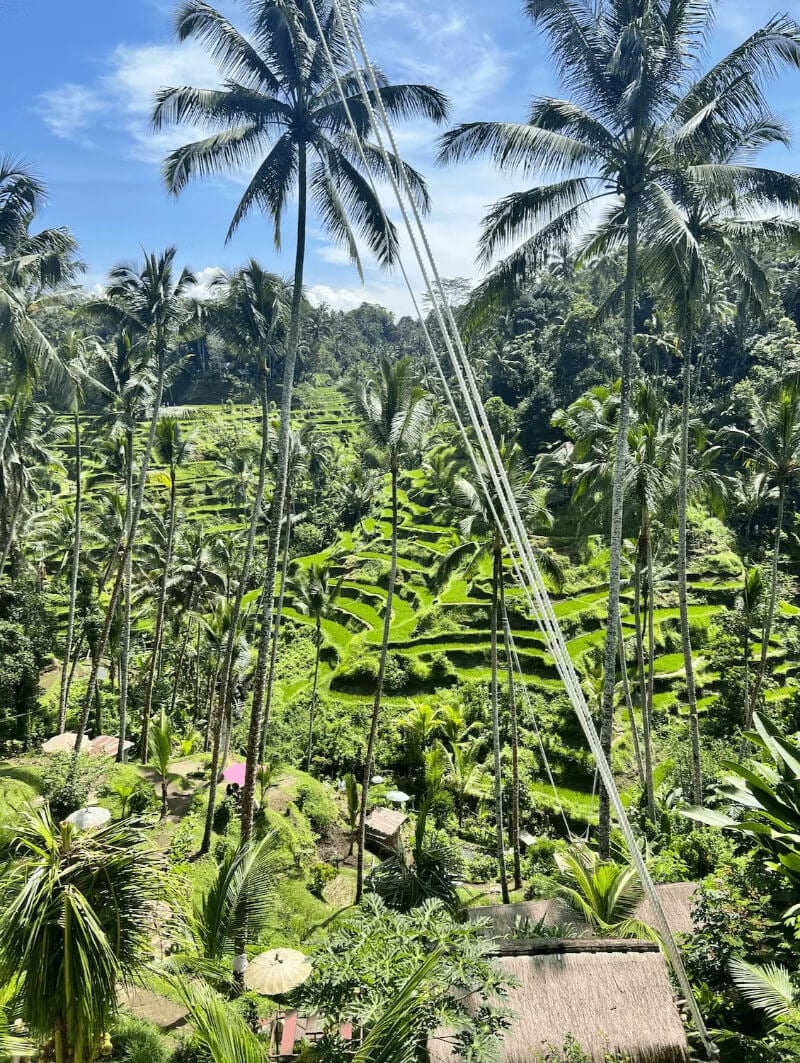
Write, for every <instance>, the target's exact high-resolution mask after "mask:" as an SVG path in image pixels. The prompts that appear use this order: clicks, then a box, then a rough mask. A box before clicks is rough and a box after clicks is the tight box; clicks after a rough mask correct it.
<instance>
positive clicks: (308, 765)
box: [306, 617, 322, 774]
mask: <svg viewBox="0 0 800 1063" xmlns="http://www.w3.org/2000/svg"><path fill="white" fill-rule="evenodd" d="M315 637H316V642H317V655H316V657H315V659H314V680H313V682H312V684H311V708H310V709H309V713H308V751H307V753H306V771H307V772H308V773H309V774H310V773H311V747H312V743H313V740H314V712H315V710H316V707H317V680H318V679H319V653H320V650H321V649H322V625H321V622H320V619H319V617H317V627H316V631H315Z"/></svg>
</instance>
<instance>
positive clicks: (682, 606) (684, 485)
mask: <svg viewBox="0 0 800 1063" xmlns="http://www.w3.org/2000/svg"><path fill="white" fill-rule="evenodd" d="M682 378H683V400H682V403H681V452H680V460H679V463H678V606H679V610H680V621H681V649H682V651H683V668H684V672H685V673H686V701H687V703H688V706H689V729H690V732H691V742H692V800H693V801H694V803H695V804H696V805H701V804H702V803H703V775H702V769H701V765H700V721H699V717H698V713H697V689H696V686H695V681H694V661H693V659H692V637H691V631H690V630H689V573H688V569H689V559H688V545H687V524H688V508H689V420H690V414H691V400H692V333H691V329H687V333H686V338H685V342H684V352H683V373H682Z"/></svg>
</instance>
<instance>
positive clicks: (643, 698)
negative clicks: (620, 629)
mask: <svg viewBox="0 0 800 1063" xmlns="http://www.w3.org/2000/svg"><path fill="white" fill-rule="evenodd" d="M633 624H634V630H635V632H636V671H637V673H638V680H639V683H638V686H639V701H640V703H641V708H642V745H643V746H644V778H643V781H642V786H643V788H644V793H645V802H646V808H647V815H648V818H649V819H650V822H651V823H652V822H653V821H654V819H655V795H654V792H653V745H652V738H651V733H650V732H651V728H650V722H651V721H650V706H649V704H648V700H647V693H648V687H647V669H646V667H645V660H644V624H643V623H642V560H641V543H637V549H636V566H635V569H634V574H633Z"/></svg>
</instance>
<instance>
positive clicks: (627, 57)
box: [440, 0, 800, 855]
mask: <svg viewBox="0 0 800 1063" xmlns="http://www.w3.org/2000/svg"><path fill="white" fill-rule="evenodd" d="M525 9H526V11H527V13H528V15H529V16H530V17H531V18H532V19H533V21H534V22H535V23H536V24H537V25H539V26H541V28H542V29H543V30H544V32H545V33H546V34H547V36H548V37H549V39H550V44H551V48H552V51H553V53H554V56H555V59H556V62H557V64H558V68H559V72H560V74H561V77H562V80H563V81H564V83H565V85H566V87H567V88H568V89H569V90H570V91H571V93H572V94H573V99H572V100H555V99H538V100H534V102H533V104H532V106H531V111H530V115H529V120H528V122H527V123H526V124H514V123H510V122H472V123H468V124H465V125H461V126H458V127H457V128H455V129H453V130H451V131H450V132H448V133H447V134H445V136H444V137H443V139H442V147H441V153H440V157H441V159H442V161H444V162H458V161H460V160H462V159H465V158H468V157H470V156H474V155H477V154H480V153H484V152H488V153H489V154H491V156H492V157H493V159H494V161H495V162H496V163H497V164H498V165H499V166H501V167H519V168H521V169H522V170H523V171H526V172H532V171H536V172H541V171H544V172H546V173H548V174H552V175H553V177H554V178H555V181H554V183H552V184H549V185H545V186H539V187H534V188H531V189H527V190H525V191H522V192H516V193H512V194H511V195H509V196H506V197H505V198H504V199H502V200H501V201H500V202H499V203H498V204H496V205H495V207H493V208H492V210H491V211H490V213H489V214H488V215H487V217H486V219H485V222H484V232H483V236H482V240H481V254H482V260H483V261H484V262H485V263H486V264H489V263H490V262H491V260H492V259H493V257H494V256H495V254H496V253H498V252H499V251H501V250H502V248H503V247H504V246H506V245H507V244H508V243H509V242H511V241H513V240H515V239H518V238H520V237H521V238H523V242H522V244H521V245H520V246H519V247H517V249H516V250H514V251H513V252H512V253H511V254H510V255H509V256H508V257H506V258H505V259H503V260H502V261H501V262H500V264H499V265H498V266H496V267H495V268H494V269H492V271H491V272H490V273H489V275H488V276H487V278H486V279H485V280H484V281H483V282H482V283H481V285H480V286H479V287H478V289H477V291H476V294H475V296H474V298H473V300H472V313H471V315H470V316H471V320H472V322H473V323H475V324H477V323H479V322H480V321H481V320H482V317H484V316H485V315H486V314H487V313H488V311H489V310H490V309H491V308H493V307H494V306H496V305H498V304H499V303H503V302H507V301H508V299H509V297H510V296H511V295H512V294H514V293H516V292H518V291H519V290H520V288H521V287H523V286H524V284H525V283H526V282H527V281H528V280H529V278H530V277H531V276H532V274H533V273H534V272H535V270H537V269H539V268H541V267H542V266H543V265H544V264H545V263H546V262H547V261H548V259H549V257H550V256H551V255H552V254H553V253H555V252H557V251H558V250H559V249H560V248H561V247H563V245H564V243H566V242H573V241H574V239H575V238H576V237H577V236H578V235H579V234H580V233H581V232H582V231H583V230H585V228H586V225H587V224H588V223H589V221H590V219H591V217H592V216H593V215H594V214H596V211H597V209H598V208H599V207H600V206H601V205H602V204H603V202H604V201H605V202H606V203H608V204H609V205H608V206H607V208H606V210H605V212H604V213H603V214H602V215H601V218H600V221H599V223H598V224H596V225H595V226H594V227H593V228H592V229H591V231H590V232H589V233H588V234H586V235H585V236H584V238H583V239H582V241H581V242H580V245H579V255H578V260H579V261H581V260H586V259H587V258H590V257H592V256H594V255H598V254H603V253H605V252H608V251H610V250H614V249H616V248H620V247H624V250H625V266H624V275H623V281H622V284H621V286H620V287H621V295H622V303H623V308H622V342H621V356H620V364H621V389H620V408H619V432H618V434H617V439H616V444H617V445H616V453H615V457H614V471H613V478H612V498H611V532H610V544H611V557H610V565H609V595H608V616H607V623H606V642H605V657H604V674H605V687H604V695H603V714H602V726H601V740H602V747H603V752H604V754H605V755H606V757H608V756H609V754H610V751H611V738H612V730H613V717H614V687H615V682H616V656H617V646H616V640H617V629H618V622H619V596H620V568H621V556H622V524H623V493H624V491H623V488H624V478H625V467H626V462H627V452H626V447H627V437H628V420H629V406H630V394H631V387H632V382H633V374H634V352H633V337H634V310H635V301H636V284H637V279H638V276H639V243H640V230H641V231H642V233H644V234H645V235H646V239H647V242H648V244H650V247H651V257H653V258H655V257H657V256H658V252H659V250H660V251H661V252H663V254H664V255H665V256H667V257H669V258H670V260H672V261H676V260H681V259H685V258H686V256H687V254H688V253H689V250H690V249H691V248H692V247H693V244H694V239H693V236H692V233H691V232H690V230H689V228H688V226H687V223H686V220H685V217H684V215H683V212H682V209H681V208H682V202H681V198H680V195H679V192H678V191H677V190H676V186H677V185H679V183H680V181H679V179H680V176H681V175H682V174H684V173H686V172H687V170H691V173H692V176H693V178H694V179H696V180H697V181H698V182H700V183H702V184H703V185H704V186H705V187H708V188H712V189H715V190H717V189H718V188H719V185H720V181H719V180H718V175H717V174H716V172H715V171H714V167H713V166H708V165H705V164H707V163H708V162H710V161H711V160H713V159H715V158H716V154H715V153H716V152H718V150H719V145H720V143H723V144H724V143H725V142H726V137H727V136H728V134H729V130H730V127H731V125H732V123H736V122H741V121H742V117H743V116H745V117H749V116H751V115H754V114H755V115H758V114H760V113H761V112H763V110H764V108H763V97H762V93H761V90H760V87H759V76H760V73H761V71H762V70H763V69H764V66H762V60H763V62H764V64H765V65H766V66H767V67H768V66H769V64H770V63H773V64H774V63H775V62H777V61H788V62H792V63H794V64H795V65H798V64H800V31H799V30H798V28H797V26H796V25H795V23H794V21H793V20H791V19H789V18H788V17H786V16H783V17H776V18H774V19H773V20H772V21H771V22H769V23H768V24H767V25H766V26H765V27H764V28H763V29H761V30H759V31H757V32H756V33H755V34H753V35H752V36H751V37H750V38H748V40H747V41H745V42H744V43H743V44H742V45H740V46H739V47H738V48H737V49H735V50H734V51H733V52H732V53H731V54H730V55H729V56H727V57H726V58H724V59H723V60H721V61H720V62H719V63H717V64H716V65H715V66H714V67H713V68H712V69H711V70H710V71H709V72H708V73H707V74H705V75H704V76H701V77H699V78H696V77H695V69H696V63H697V59H698V56H699V55H700V54H701V52H702V47H703V42H704V40H705V39H706V38H707V36H708V33H709V31H710V27H711V25H712V21H713V5H712V4H711V3H710V2H708V0H700V2H698V3H692V4H685V3H684V4H668V5H662V4H656V3H652V2H650V0H634V3H629V2H627V0H601V2H600V3H598V4H597V5H594V6H593V7H592V8H590V7H589V6H588V5H584V4H583V3H580V2H575V0H526V5H525ZM698 162H701V163H702V165H697V164H698ZM767 183H768V181H763V182H762V180H761V177H760V175H759V173H758V171H757V170H754V169H753V168H749V167H743V168H741V169H740V170H739V171H738V173H736V174H734V172H733V171H731V173H730V174H728V187H729V188H730V187H731V185H732V187H733V189H738V188H746V187H751V188H754V187H759V186H760V187H763V186H765V185H766V184H767ZM609 833H610V805H609V799H608V795H607V793H606V792H605V790H603V791H602V792H601V801H600V845H601V850H602V852H603V853H604V855H607V853H608V844H609Z"/></svg>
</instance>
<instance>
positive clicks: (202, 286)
mask: <svg viewBox="0 0 800 1063" xmlns="http://www.w3.org/2000/svg"><path fill="white" fill-rule="evenodd" d="M224 272H225V271H224V270H223V269H221V268H220V267H219V266H205V267H204V268H203V269H200V270H195V274H194V277H195V283H194V284H193V285H191V286H190V287H189V288H188V289H187V294H188V296H189V297H190V298H191V299H202V300H208V299H210V298H211V297H212V296H213V295H214V294H215V293H214V289H213V284H214V281H216V280H217V279H218V278H219V277H220V276H222V275H223V274H224Z"/></svg>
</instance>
